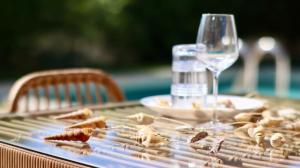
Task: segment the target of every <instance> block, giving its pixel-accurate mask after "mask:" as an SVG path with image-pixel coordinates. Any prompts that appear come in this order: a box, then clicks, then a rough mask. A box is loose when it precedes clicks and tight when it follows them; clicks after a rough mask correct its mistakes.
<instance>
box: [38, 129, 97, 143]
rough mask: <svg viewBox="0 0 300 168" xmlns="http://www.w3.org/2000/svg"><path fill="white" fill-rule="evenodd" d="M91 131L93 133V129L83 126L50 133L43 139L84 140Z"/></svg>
mask: <svg viewBox="0 0 300 168" xmlns="http://www.w3.org/2000/svg"><path fill="white" fill-rule="evenodd" d="M92 133H93V129H91V128H83V129H76V130H69V131H65V132H63V133H61V134H56V135H50V136H47V137H45V138H44V139H45V140H46V141H48V140H63V141H81V142H86V141H87V140H89V138H90V136H91V135H92Z"/></svg>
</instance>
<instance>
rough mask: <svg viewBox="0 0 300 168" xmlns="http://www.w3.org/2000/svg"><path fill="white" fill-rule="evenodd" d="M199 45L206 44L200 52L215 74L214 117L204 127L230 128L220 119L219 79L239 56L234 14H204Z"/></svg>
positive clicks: (198, 38) (202, 59)
mask: <svg viewBox="0 0 300 168" xmlns="http://www.w3.org/2000/svg"><path fill="white" fill-rule="evenodd" d="M197 45H198V46H201V47H203V46H205V48H206V49H205V52H199V53H198V59H200V60H201V61H202V62H203V63H204V64H205V66H206V68H207V69H209V70H210V71H211V72H212V75H213V96H214V103H213V118H212V122H210V123H207V124H206V125H204V127H210V128H212V129H218V130H220V129H221V130H224V129H226V128H228V126H227V127H226V125H225V124H222V123H220V122H219V121H218V118H217V111H218V108H217V102H218V79H219V76H220V74H221V72H222V71H223V70H225V69H226V68H228V67H230V66H231V65H232V64H233V63H234V62H235V61H236V60H237V58H238V56H239V52H238V40H237V33H236V28H235V22H234V16H233V15H231V14H203V15H202V19H201V23H200V26H199V30H198V36H197Z"/></svg>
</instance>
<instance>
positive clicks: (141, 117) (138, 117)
mask: <svg viewBox="0 0 300 168" xmlns="http://www.w3.org/2000/svg"><path fill="white" fill-rule="evenodd" d="M127 118H128V119H131V120H133V121H135V122H137V123H138V124H143V125H148V124H152V123H153V122H154V119H155V117H154V116H152V115H149V114H145V113H137V114H133V115H130V116H127Z"/></svg>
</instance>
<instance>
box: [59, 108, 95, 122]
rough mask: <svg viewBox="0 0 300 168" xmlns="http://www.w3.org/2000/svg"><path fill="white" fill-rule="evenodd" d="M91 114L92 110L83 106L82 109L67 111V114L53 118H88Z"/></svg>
mask: <svg viewBox="0 0 300 168" xmlns="http://www.w3.org/2000/svg"><path fill="white" fill-rule="evenodd" d="M91 115H93V112H92V111H91V110H90V109H88V108H84V109H80V110H77V111H74V112H71V113H67V114H62V115H59V116H56V117H54V119H56V120H62V119H76V120H77V119H87V118H89V117H90V116H91Z"/></svg>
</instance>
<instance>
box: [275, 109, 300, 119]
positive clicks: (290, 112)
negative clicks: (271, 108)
mask: <svg viewBox="0 0 300 168" xmlns="http://www.w3.org/2000/svg"><path fill="white" fill-rule="evenodd" d="M277 114H278V116H280V117H283V118H285V119H288V120H296V119H298V118H300V112H299V111H297V110H295V109H293V108H284V109H280V110H278V111H277Z"/></svg>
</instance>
